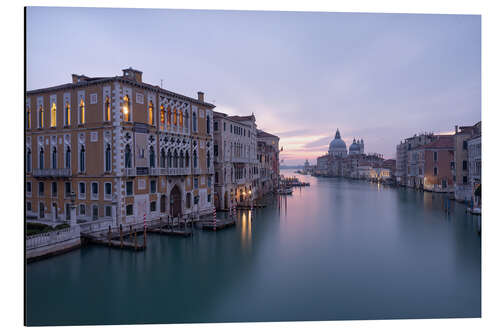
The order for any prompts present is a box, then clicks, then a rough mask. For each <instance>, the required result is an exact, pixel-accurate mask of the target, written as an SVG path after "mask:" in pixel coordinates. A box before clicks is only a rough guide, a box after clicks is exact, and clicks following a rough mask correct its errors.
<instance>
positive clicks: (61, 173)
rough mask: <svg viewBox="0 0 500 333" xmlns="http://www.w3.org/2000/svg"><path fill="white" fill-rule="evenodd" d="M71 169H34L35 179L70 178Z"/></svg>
mask: <svg viewBox="0 0 500 333" xmlns="http://www.w3.org/2000/svg"><path fill="white" fill-rule="evenodd" d="M70 176H71V169H69V168H63V169H33V177H53V178H58V177H70Z"/></svg>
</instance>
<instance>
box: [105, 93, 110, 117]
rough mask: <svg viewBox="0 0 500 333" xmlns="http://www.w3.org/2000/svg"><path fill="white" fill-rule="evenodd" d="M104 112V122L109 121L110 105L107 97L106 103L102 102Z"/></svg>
mask: <svg viewBox="0 0 500 333" xmlns="http://www.w3.org/2000/svg"><path fill="white" fill-rule="evenodd" d="M104 112H105V113H106V121H111V103H110V102H109V96H106V101H105V102H104Z"/></svg>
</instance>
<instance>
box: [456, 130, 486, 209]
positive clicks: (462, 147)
mask: <svg viewBox="0 0 500 333" xmlns="http://www.w3.org/2000/svg"><path fill="white" fill-rule="evenodd" d="M480 134H481V122H478V123H476V124H475V125H473V126H461V127H458V126H455V135H454V145H455V159H454V180H455V200H458V201H471V200H473V189H472V186H473V185H472V183H471V179H470V177H469V149H468V140H469V139H471V138H472V137H477V136H478V135H479V136H480Z"/></svg>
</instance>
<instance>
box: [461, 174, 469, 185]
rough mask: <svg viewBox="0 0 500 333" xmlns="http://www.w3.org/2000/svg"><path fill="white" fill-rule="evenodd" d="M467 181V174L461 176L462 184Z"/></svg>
mask: <svg viewBox="0 0 500 333" xmlns="http://www.w3.org/2000/svg"><path fill="white" fill-rule="evenodd" d="M467 181H468V179H467V176H463V178H462V182H463V183H464V184H467Z"/></svg>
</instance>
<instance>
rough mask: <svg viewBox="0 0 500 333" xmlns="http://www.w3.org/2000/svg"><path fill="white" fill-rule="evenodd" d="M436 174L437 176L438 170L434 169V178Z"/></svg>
mask: <svg viewBox="0 0 500 333" xmlns="http://www.w3.org/2000/svg"><path fill="white" fill-rule="evenodd" d="M437 174H438V169H437V168H434V176H437Z"/></svg>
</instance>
